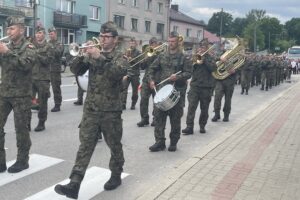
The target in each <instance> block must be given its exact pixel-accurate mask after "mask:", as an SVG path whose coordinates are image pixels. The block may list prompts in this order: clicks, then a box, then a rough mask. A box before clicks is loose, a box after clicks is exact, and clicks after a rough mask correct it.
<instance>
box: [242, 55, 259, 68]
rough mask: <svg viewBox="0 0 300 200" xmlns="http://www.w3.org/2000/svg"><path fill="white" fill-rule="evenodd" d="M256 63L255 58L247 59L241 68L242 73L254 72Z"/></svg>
mask: <svg viewBox="0 0 300 200" xmlns="http://www.w3.org/2000/svg"><path fill="white" fill-rule="evenodd" d="M255 65H256V62H255V60H254V59H253V58H249V57H246V59H245V62H244V64H243V66H242V67H241V70H242V71H245V70H246V71H254V68H255Z"/></svg>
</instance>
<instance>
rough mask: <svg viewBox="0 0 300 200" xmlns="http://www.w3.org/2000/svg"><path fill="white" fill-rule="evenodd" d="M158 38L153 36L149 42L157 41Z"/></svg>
mask: <svg viewBox="0 0 300 200" xmlns="http://www.w3.org/2000/svg"><path fill="white" fill-rule="evenodd" d="M157 42H158V40H157V38H156V37H152V38H151V39H150V40H149V44H154V43H157Z"/></svg>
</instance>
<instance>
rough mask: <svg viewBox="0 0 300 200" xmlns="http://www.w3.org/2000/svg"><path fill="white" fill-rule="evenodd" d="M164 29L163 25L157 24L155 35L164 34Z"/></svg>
mask: <svg viewBox="0 0 300 200" xmlns="http://www.w3.org/2000/svg"><path fill="white" fill-rule="evenodd" d="M164 28H165V25H164V24H161V23H157V27H156V33H157V34H163V33H164Z"/></svg>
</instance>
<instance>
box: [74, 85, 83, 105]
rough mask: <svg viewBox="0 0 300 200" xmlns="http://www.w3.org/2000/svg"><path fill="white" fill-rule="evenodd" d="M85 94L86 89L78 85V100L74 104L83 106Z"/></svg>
mask: <svg viewBox="0 0 300 200" xmlns="http://www.w3.org/2000/svg"><path fill="white" fill-rule="evenodd" d="M83 94H84V90H83V89H81V87H79V86H78V89H77V101H75V102H74V105H76V106H81V105H82V104H83Z"/></svg>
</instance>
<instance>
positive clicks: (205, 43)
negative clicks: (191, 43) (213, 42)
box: [200, 38, 209, 47]
mask: <svg viewBox="0 0 300 200" xmlns="http://www.w3.org/2000/svg"><path fill="white" fill-rule="evenodd" d="M200 46H203V47H208V46H209V42H208V39H206V38H205V39H203V40H202V41H201V42H200Z"/></svg>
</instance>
